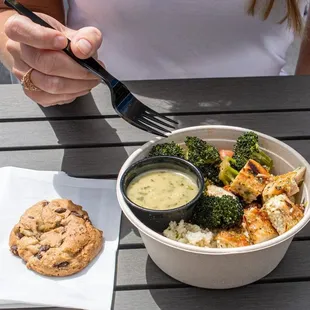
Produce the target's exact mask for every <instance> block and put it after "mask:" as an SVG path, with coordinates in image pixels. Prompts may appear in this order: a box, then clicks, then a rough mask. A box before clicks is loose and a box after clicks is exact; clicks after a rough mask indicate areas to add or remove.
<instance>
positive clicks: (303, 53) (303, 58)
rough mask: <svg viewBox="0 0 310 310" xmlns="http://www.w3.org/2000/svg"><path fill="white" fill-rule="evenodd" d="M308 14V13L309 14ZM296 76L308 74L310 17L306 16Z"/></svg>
mask: <svg viewBox="0 0 310 310" xmlns="http://www.w3.org/2000/svg"><path fill="white" fill-rule="evenodd" d="M309 13H310V12H309ZM295 74H296V75H309V74H310V16H309V14H308V18H307V23H306V28H305V33H304V36H303V40H302V42H301V46H300V52H299V57H298V61H297V66H296V72H295Z"/></svg>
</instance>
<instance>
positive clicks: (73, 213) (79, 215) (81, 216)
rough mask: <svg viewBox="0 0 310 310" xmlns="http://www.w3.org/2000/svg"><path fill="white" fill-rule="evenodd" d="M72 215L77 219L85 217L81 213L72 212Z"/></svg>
mask: <svg viewBox="0 0 310 310" xmlns="http://www.w3.org/2000/svg"><path fill="white" fill-rule="evenodd" d="M71 214H72V215H75V216H77V217H80V218H83V215H81V214H80V213H78V212H76V211H71Z"/></svg>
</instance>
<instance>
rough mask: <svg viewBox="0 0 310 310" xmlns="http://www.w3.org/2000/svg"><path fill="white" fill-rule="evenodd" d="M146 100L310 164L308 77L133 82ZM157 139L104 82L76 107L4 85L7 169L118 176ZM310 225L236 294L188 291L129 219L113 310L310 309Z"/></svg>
mask: <svg viewBox="0 0 310 310" xmlns="http://www.w3.org/2000/svg"><path fill="white" fill-rule="evenodd" d="M127 84H128V86H129V87H130V88H131V90H132V91H133V92H135V93H136V94H137V96H138V97H139V98H140V99H142V100H143V101H144V102H145V103H146V104H149V105H151V106H152V107H153V108H155V109H157V110H158V111H160V112H162V113H164V114H166V115H170V116H172V117H173V118H174V119H176V120H178V121H179V122H180V125H181V127H186V126H193V125H199V124H223V125H236V126H242V127H248V128H251V129H254V130H258V131H262V132H264V133H266V134H269V135H272V136H274V137H276V138H279V139H281V140H283V141H285V142H286V143H288V144H289V145H291V146H292V147H294V148H295V149H296V150H297V151H299V152H300V153H301V154H302V155H303V156H305V157H306V158H307V159H308V160H310V140H309V139H310V124H309V120H310V100H309V97H310V89H309V85H310V77H270V78H244V79H211V80H190V81H184V80H179V81H167V82H164V81H153V82H151V81H141V82H128V83H127ZM150 138H152V136H151V135H149V134H147V133H145V132H142V131H140V130H137V129H135V128H133V127H131V126H130V125H128V124H126V123H125V122H124V121H122V120H121V119H119V118H118V117H117V116H116V115H115V113H114V111H113V109H112V107H111V105H110V96H109V92H108V90H107V89H106V88H105V87H104V86H103V85H101V86H98V87H97V88H96V89H94V90H93V91H92V95H88V96H85V97H83V98H80V99H79V100H77V101H76V102H75V103H74V104H71V105H67V106H63V107H53V108H48V109H42V108H40V107H39V106H38V105H36V104H34V103H33V102H31V100H29V99H28V98H27V97H26V96H24V95H23V92H22V90H21V89H20V87H19V86H18V85H3V86H1V85H0V167H1V166H9V165H10V166H18V167H22V168H30V169H39V170H62V171H65V172H67V173H68V174H69V175H71V176H75V177H94V178H116V176H117V173H118V171H119V169H120V167H121V165H122V164H123V162H124V161H125V160H126V158H127V157H128V154H130V153H131V152H132V151H134V150H135V149H136V148H137V147H138V146H139V145H141V144H142V143H144V142H145V141H147V140H149V139H150ZM309 253H310V226H308V227H306V228H305V229H304V230H303V231H301V232H300V233H299V234H298V235H297V236H296V238H295V240H294V241H293V243H292V245H291V247H290V249H289V251H288V253H287V255H286V256H285V258H284V260H283V262H282V263H281V264H280V265H279V266H278V268H277V269H276V270H275V271H274V272H272V273H271V274H270V275H268V276H267V277H266V278H264V279H262V280H261V281H259V282H258V283H255V284H252V285H249V286H247V287H244V288H240V289H235V290H229V291H209V290H202V289H196V288H192V287H188V286H186V285H184V284H182V283H179V282H178V281H175V280H174V279H171V278H170V277H168V276H167V275H165V274H164V273H163V272H161V271H160V270H159V269H158V268H157V267H156V265H155V264H154V263H153V262H152V261H151V259H150V258H149V257H148V255H147V252H146V250H145V248H144V246H143V244H142V241H141V239H140V237H139V234H138V233H137V231H136V230H135V229H134V228H133V227H132V225H131V224H130V223H129V222H128V221H127V220H126V219H125V218H122V225H121V238H120V245H119V252H118V261H117V274H116V285H115V296H114V301H113V308H114V309H117V310H119V309H122V310H127V309H135V310H140V309H141V310H142V309H143V310H144V309H150V310H152V309H162V310H168V309H179V310H182V309H184V310H185V309H212V310H213V309H216V310H224V309H227V308H231V306H232V305H234V306H235V307H238V308H239V309H253V310H256V309H257V310H258V309H260V310H261V309H283V310H287V309H309V308H310V295H309V290H310V281H309V280H310V255H309Z"/></svg>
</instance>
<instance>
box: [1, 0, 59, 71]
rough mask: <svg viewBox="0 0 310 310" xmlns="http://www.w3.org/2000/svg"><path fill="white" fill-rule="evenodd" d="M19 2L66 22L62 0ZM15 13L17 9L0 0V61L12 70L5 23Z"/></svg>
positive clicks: (25, 0)
mask: <svg viewBox="0 0 310 310" xmlns="http://www.w3.org/2000/svg"><path fill="white" fill-rule="evenodd" d="M19 2H21V3H22V4H24V5H26V6H27V7H29V8H30V9H31V10H33V11H35V12H40V13H45V14H47V15H50V16H52V17H54V18H55V19H57V20H58V21H60V22H61V23H62V24H64V21H65V14H64V7H63V1H62V0H40V1H38V0H20V1H19ZM14 14H16V12H15V11H13V10H9V9H7V7H6V6H5V5H4V4H3V3H2V1H1V2H0V62H2V63H3V64H4V65H5V66H6V67H7V68H8V69H9V70H11V68H12V66H13V59H12V56H11V54H10V53H9V52H8V51H7V50H6V42H7V40H8V38H7V36H6V35H5V33H4V25H5V23H6V21H7V20H8V18H10V17H11V16H12V15H14Z"/></svg>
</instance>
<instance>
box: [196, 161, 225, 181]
mask: <svg viewBox="0 0 310 310" xmlns="http://www.w3.org/2000/svg"><path fill="white" fill-rule="evenodd" d="M200 170H201V172H202V174H203V175H204V177H205V182H206V183H207V184H213V185H217V186H223V183H222V181H221V180H220V179H219V173H220V168H219V166H216V165H206V166H204V167H203V168H201V169H200Z"/></svg>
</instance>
